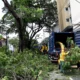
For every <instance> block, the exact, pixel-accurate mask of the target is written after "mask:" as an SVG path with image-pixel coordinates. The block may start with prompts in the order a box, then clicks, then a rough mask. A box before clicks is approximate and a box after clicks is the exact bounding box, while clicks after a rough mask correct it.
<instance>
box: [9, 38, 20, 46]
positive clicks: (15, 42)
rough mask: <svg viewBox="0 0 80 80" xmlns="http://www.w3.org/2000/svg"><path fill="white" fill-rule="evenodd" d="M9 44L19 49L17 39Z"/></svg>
mask: <svg viewBox="0 0 80 80" xmlns="http://www.w3.org/2000/svg"><path fill="white" fill-rule="evenodd" d="M9 43H10V44H12V45H13V46H14V47H15V48H18V45H19V44H18V43H19V40H18V39H17V38H12V39H9Z"/></svg>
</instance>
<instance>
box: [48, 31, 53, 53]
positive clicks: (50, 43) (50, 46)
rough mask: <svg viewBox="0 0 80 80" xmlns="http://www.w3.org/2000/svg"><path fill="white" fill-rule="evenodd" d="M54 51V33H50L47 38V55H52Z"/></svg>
mask: <svg viewBox="0 0 80 80" xmlns="http://www.w3.org/2000/svg"><path fill="white" fill-rule="evenodd" d="M53 50H54V32H52V33H51V35H50V37H49V50H48V52H49V54H52V53H53Z"/></svg>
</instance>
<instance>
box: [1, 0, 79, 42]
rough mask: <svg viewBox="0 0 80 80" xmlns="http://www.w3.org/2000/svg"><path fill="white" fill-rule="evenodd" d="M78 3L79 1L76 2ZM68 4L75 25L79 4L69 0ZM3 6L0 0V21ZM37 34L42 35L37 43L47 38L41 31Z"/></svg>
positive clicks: (77, 18) (74, 0) (77, 20)
mask: <svg viewBox="0 0 80 80" xmlns="http://www.w3.org/2000/svg"><path fill="white" fill-rule="evenodd" d="M8 1H10V0H8ZM78 1H80V0H78ZM70 4H71V15H72V24H76V23H78V22H80V3H78V2H76V0H70ZM3 6H4V4H3V2H2V0H0V19H1V18H2V16H3V13H2V7H3ZM39 33H42V34H41V35H40V37H41V38H40V39H39V40H38V41H39V42H41V40H42V39H44V37H46V36H49V34H47V35H46V33H43V31H41V32H39ZM39 33H38V34H39ZM14 35H15V34H14Z"/></svg>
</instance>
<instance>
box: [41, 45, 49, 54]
mask: <svg viewBox="0 0 80 80" xmlns="http://www.w3.org/2000/svg"><path fill="white" fill-rule="evenodd" d="M47 51H48V47H47V44H43V45H42V48H41V52H42V53H43V54H47Z"/></svg>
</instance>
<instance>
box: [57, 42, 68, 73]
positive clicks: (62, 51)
mask: <svg viewBox="0 0 80 80" xmlns="http://www.w3.org/2000/svg"><path fill="white" fill-rule="evenodd" d="M60 45H61V53H60V58H59V60H58V63H59V68H60V71H61V72H62V73H64V69H63V65H64V61H65V57H66V55H67V54H68V53H69V51H68V52H66V48H64V45H63V44H62V43H60Z"/></svg>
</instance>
